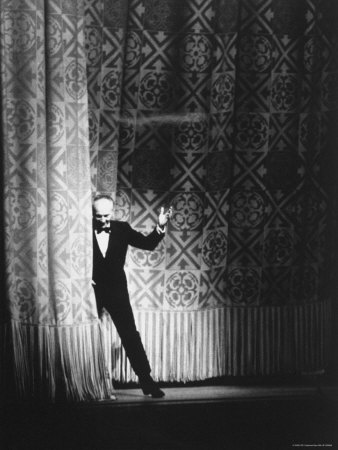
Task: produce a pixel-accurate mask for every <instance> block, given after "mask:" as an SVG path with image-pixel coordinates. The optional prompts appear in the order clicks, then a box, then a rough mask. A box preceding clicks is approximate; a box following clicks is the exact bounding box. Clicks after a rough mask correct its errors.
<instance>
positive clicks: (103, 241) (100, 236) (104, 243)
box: [95, 230, 110, 258]
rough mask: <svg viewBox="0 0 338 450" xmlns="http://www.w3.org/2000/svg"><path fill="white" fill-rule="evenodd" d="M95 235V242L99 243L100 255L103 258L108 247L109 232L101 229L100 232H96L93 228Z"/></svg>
mask: <svg viewBox="0 0 338 450" xmlns="http://www.w3.org/2000/svg"><path fill="white" fill-rule="evenodd" d="M95 236H96V239H97V243H98V244H99V248H100V250H101V253H102V256H103V257H104V258H105V257H106V253H107V249H108V243H109V236H110V233H106V232H105V231H101V233H98V232H97V230H95Z"/></svg>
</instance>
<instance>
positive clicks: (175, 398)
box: [83, 385, 338, 407]
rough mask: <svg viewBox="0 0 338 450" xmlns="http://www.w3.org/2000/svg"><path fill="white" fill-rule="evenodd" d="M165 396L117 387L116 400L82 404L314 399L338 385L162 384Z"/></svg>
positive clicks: (335, 396)
mask: <svg viewBox="0 0 338 450" xmlns="http://www.w3.org/2000/svg"><path fill="white" fill-rule="evenodd" d="M161 389H162V390H163V391H164V392H165V397H163V398H161V399H153V398H151V397H148V396H145V395H143V393H142V391H141V389H138V388H133V389H116V390H115V396H116V400H102V401H99V402H92V403H84V404H83V405H85V406H104V405H106V406H109V407H114V406H116V407H118V406H138V405H139V406H140V405H144V404H150V403H154V404H161V405H163V406H164V405H168V406H169V405H177V404H198V403H203V404H206V403H219V402H220V403H224V402H233V401H241V400H242V401H257V400H270V401H273V400H274V399H275V400H277V399H278V400H281V399H290V398H294V399H296V398H297V399H316V398H321V397H324V398H327V399H332V400H338V388H337V387H335V386H327V385H325V386H321V385H312V386H311V385H310V386H278V385H276V386H199V387H168V388H166V387H162V388H161Z"/></svg>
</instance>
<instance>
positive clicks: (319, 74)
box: [86, 0, 337, 381]
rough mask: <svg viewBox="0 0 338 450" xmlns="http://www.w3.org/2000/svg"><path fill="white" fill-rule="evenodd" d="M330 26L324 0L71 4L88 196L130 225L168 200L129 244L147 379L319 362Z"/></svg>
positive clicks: (326, 309)
mask: <svg viewBox="0 0 338 450" xmlns="http://www.w3.org/2000/svg"><path fill="white" fill-rule="evenodd" d="M336 23H337V12H336V8H334V2H332V1H323V2H317V1H314V0H301V1H295V0H242V1H240V0H185V1H181V0H130V1H129V2H127V1H125V0H106V1H97V2H91V1H88V2H87V4H86V48H87V73H88V80H89V85H88V89H89V109H90V136H91V137H90V142H91V166H92V183H93V189H94V190H98V191H104V192H108V193H112V194H113V195H114V196H116V202H117V209H116V215H117V218H118V219H120V220H128V221H129V222H130V223H131V224H132V225H133V226H134V227H135V228H137V229H138V230H140V231H144V232H149V231H150V229H151V227H152V224H154V222H155V220H156V216H157V214H158V211H159V208H160V206H161V205H166V206H168V205H169V204H172V205H173V208H174V216H173V220H172V222H171V224H170V227H169V232H168V235H167V236H166V239H165V241H164V242H163V243H162V244H161V245H160V246H159V248H158V249H157V250H156V251H155V252H153V253H147V252H143V251H139V250H131V251H130V253H129V255H128V279H129V287H130V293H131V298H132V303H133V307H134V310H135V314H136V319H137V322H138V327H139V329H140V332H141V335H142V338H143V341H144V343H145V346H146V349H147V352H148V355H149V357H150V362H151V365H152V367H153V374H154V376H155V378H157V379H160V380H165V381H172V380H178V381H188V380H200V379H206V378H210V377H217V376H222V375H267V374H280V373H284V374H285V373H303V372H305V373H313V372H320V371H322V370H323V369H324V368H325V367H326V365H327V354H326V349H327V348H328V339H329V329H330V295H329V289H328V287H329V281H330V280H329V278H330V277H329V272H330V268H329V265H328V264H327V261H328V257H327V253H328V249H329V239H328V233H327V230H328V214H327V213H328V201H329V198H328V192H329V190H330V189H329V188H330V184H332V182H333V179H332V177H331V178H330V176H329V174H330V158H331V154H330V151H331V148H332V145H331V141H330V139H329V138H328V136H329V134H330V130H332V124H333V123H334V121H333V120H332V115H333V114H334V113H335V112H336V110H337V98H336V97H337V95H336V90H335V87H334V86H335V85H337V84H336V81H337V30H336V28H335V24H336ZM332 134H333V133H331V135H332ZM104 326H106V327H107V334H106V356H107V357H108V358H109V359H110V360H111V363H112V371H113V376H114V378H115V379H119V380H122V381H130V380H134V379H135V378H134V375H133V373H132V372H131V370H130V367H129V364H128V363H127V361H126V358H125V355H124V352H123V351H121V348H120V344H119V340H118V337H117V336H116V334H115V331H114V327H112V325H111V322H110V321H109V318H105V319H104Z"/></svg>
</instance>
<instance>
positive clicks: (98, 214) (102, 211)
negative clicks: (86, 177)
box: [93, 195, 114, 229]
mask: <svg viewBox="0 0 338 450" xmlns="http://www.w3.org/2000/svg"><path fill="white" fill-rule="evenodd" d="M113 209H114V201H113V199H112V198H111V197H109V196H105V195H100V196H96V197H95V198H94V200H93V220H94V226H95V228H97V229H102V228H106V227H109V224H110V220H111V219H112V216H113Z"/></svg>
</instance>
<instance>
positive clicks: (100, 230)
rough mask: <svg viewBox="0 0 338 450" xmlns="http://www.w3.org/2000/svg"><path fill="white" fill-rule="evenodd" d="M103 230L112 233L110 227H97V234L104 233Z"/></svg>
mask: <svg viewBox="0 0 338 450" xmlns="http://www.w3.org/2000/svg"><path fill="white" fill-rule="evenodd" d="M102 231H104V232H105V233H110V227H105V228H97V229H96V232H97V234H100V233H102Z"/></svg>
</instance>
